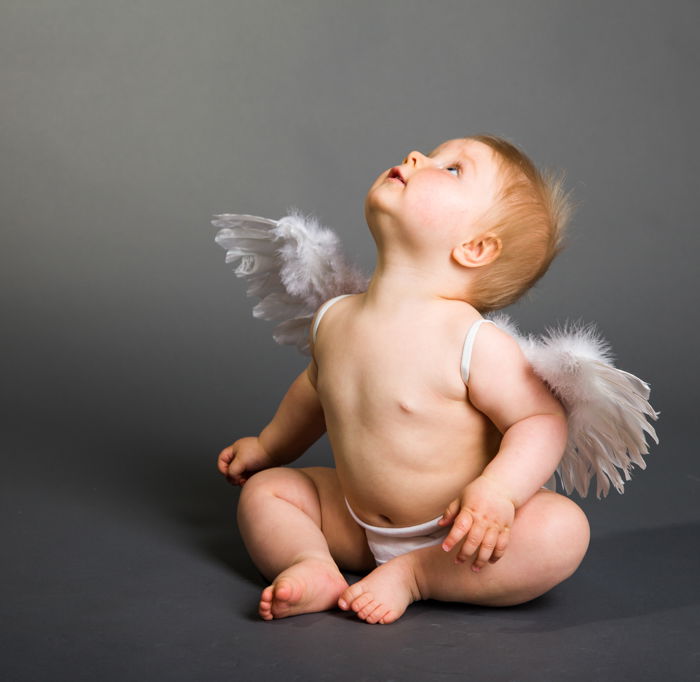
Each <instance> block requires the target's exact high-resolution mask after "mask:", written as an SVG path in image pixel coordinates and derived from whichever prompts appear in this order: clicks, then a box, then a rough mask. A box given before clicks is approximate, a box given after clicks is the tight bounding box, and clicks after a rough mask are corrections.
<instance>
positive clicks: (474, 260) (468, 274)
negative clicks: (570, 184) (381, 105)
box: [365, 135, 570, 312]
mask: <svg viewBox="0 0 700 682" xmlns="http://www.w3.org/2000/svg"><path fill="white" fill-rule="evenodd" d="M365 208H366V214H367V219H368V224H369V225H370V229H371V230H372V234H373V235H374V236H375V240H376V241H377V244H378V247H379V248H380V250H381V249H382V248H383V247H384V246H387V245H389V244H392V245H393V247H394V248H400V249H403V250H404V251H406V252H407V253H408V254H409V255H410V254H414V255H415V254H419V255H420V256H421V258H423V260H425V259H426V258H427V259H428V261H429V263H430V267H431V268H435V267H440V265H439V264H440V263H445V262H446V261H445V260H443V259H445V258H446V257H449V267H450V269H451V272H452V275H451V276H453V277H456V278H457V281H458V284H457V287H458V289H459V287H461V285H460V284H459V280H460V279H461V278H464V279H465V299H466V300H468V301H469V303H471V304H472V305H473V306H474V307H475V308H477V309H478V310H480V311H482V312H486V311H489V310H495V309H498V308H502V307H504V306H506V305H509V304H510V303H513V302H514V301H516V300H517V299H518V298H520V296H522V294H524V293H525V292H526V291H527V290H528V289H529V288H530V287H531V286H532V285H533V284H534V283H535V282H536V281H537V280H538V279H539V278H540V277H541V276H542V275H543V274H544V273H545V272H546V270H547V268H548V267H549V265H550V263H551V261H552V259H553V258H554V256H555V255H556V254H557V253H558V252H559V250H560V249H561V243H562V237H563V232H564V228H565V226H566V223H567V220H568V218H569V214H570V205H569V202H568V199H567V197H566V195H565V193H564V191H563V189H562V183H561V181H560V180H558V179H555V178H554V177H552V176H551V175H548V174H545V175H543V174H541V173H540V172H539V171H538V170H537V169H536V168H535V166H534V164H533V163H532V162H531V161H530V159H528V157H527V156H525V154H524V153H523V152H521V151H520V150H519V149H518V148H517V147H515V146H514V145H512V144H510V143H509V142H507V141H505V140H503V139H501V138H497V137H493V136H490V135H476V136H473V137H470V138H466V139H456V140H448V141H447V142H444V143H443V144H441V145H440V146H438V147H437V148H436V149H435V150H434V151H433V152H431V153H430V154H429V155H428V156H424V155H423V154H421V153H420V152H411V153H410V154H409V155H408V156H407V157H406V159H404V162H403V163H402V164H401V165H400V166H395V167H394V168H391V169H389V170H388V171H386V172H385V173H383V174H382V175H380V176H379V178H377V180H376V182H375V183H374V185H372V187H371V188H370V190H369V192H368V195H367V201H366V204H365ZM373 226H374V227H373Z"/></svg>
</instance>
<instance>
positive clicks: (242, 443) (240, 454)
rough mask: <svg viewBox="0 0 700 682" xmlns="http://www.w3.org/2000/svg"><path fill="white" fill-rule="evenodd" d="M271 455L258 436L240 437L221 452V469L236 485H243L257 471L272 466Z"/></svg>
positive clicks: (219, 463)
mask: <svg viewBox="0 0 700 682" xmlns="http://www.w3.org/2000/svg"><path fill="white" fill-rule="evenodd" d="M271 464H272V462H271V461H270V456H269V455H268V454H267V451H266V450H265V448H263V446H262V445H261V443H260V439H259V438H258V437H257V436H248V437H246V438H239V439H238V440H237V441H236V442H235V443H233V444H232V445H229V446H228V447H227V448H224V449H223V450H222V451H221V452H220V453H219V460H218V462H217V466H218V468H219V471H220V472H221V473H222V474H223V475H224V476H226V478H227V479H228V480H229V481H230V482H231V483H233V484H234V485H243V484H244V483H245V482H246V481H247V480H248V479H249V478H250V477H251V476H252V475H253V474H254V473H255V472H256V471H261V470H262V469H266V468H267V467H269V466H271Z"/></svg>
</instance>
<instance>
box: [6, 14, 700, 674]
mask: <svg viewBox="0 0 700 682" xmlns="http://www.w3.org/2000/svg"><path fill="white" fill-rule="evenodd" d="M699 20H700V5H699V4H698V3H697V2H682V1H678V0H677V1H674V2H586V3H582V2H573V1H571V2H553V1H552V2H547V1H528V2H515V1H513V2H486V1H481V2H474V1H468V2H467V1H462V2H457V1H446V0H440V1H438V2H433V3H424V2H416V1H414V0H410V1H408V0H407V1H405V2H398V1H393V2H386V1H378V2H369V1H364V0H363V1H354V2H352V3H350V2H339V1H337V0H336V1H334V2H320V1H315V2H313V1H310V0H304V1H301V2H300V1H294V2H292V1H290V2H283V1H282V0H275V1H272V0H264V1H259V0H258V1H256V2H252V1H249V2H244V1H241V0H236V1H232V2H224V1H223V0H198V2H196V3H195V2H185V1H184V0H153V1H151V2H146V1H142V2H136V1H130V2H126V1H125V2H116V3H115V2H111V3H110V2H105V1H103V0H100V1H95V0H93V1H90V0H73V1H70V0H57V1H51V0H28V1H20V0H3V2H2V5H1V6H0V92H1V94H2V109H1V114H0V145H1V147H0V152H1V157H0V158H1V159H2V160H1V162H0V197H1V201H2V203H1V206H2V219H1V220H2V249H1V258H2V268H1V269H0V277H2V286H1V287H0V296H1V297H2V311H3V312H2V321H3V334H2V340H3V352H2V356H1V357H2V365H3V367H2V377H3V380H2V384H3V389H4V390H3V404H2V418H3V429H2V434H3V454H2V457H3V475H2V477H1V479H0V485H2V498H1V504H2V514H1V515H0V519H1V521H0V523H1V524H2V527H3V554H4V557H3V562H2V564H3V568H2V578H1V580H2V585H3V592H4V594H3V596H2V599H1V600H0V603H1V606H0V609H1V612H0V616H1V618H0V623H1V625H0V631H1V634H2V638H1V639H0V654H1V656H0V661H1V662H0V666H4V667H5V673H6V675H7V677H6V679H13V680H19V679H34V680H36V679H71V680H76V679H95V677H99V678H100V679H144V678H146V677H147V676H159V677H160V678H163V679H194V678H197V679H224V678H225V679H231V678H232V677H234V678H238V679H249V678H250V677H252V676H253V675H255V674H260V675H263V676H264V677H265V678H267V679H351V678H352V679H394V678H396V679H399V678H400V679H414V678H415V679H426V678H431V679H454V678H455V677H456V676H460V675H466V674H470V673H471V674H474V673H476V674H477V675H478V677H479V679H504V680H505V679H509V680H510V679H513V680H516V679H517V680H525V679H538V680H541V679H543V678H544V679H552V678H554V676H556V678H557V679H563V680H566V679H578V678H579V677H581V678H590V677H592V676H594V677H596V678H597V679H615V680H622V679H658V678H659V677H660V676H662V675H663V676H665V677H666V678H668V679H681V678H683V679H690V678H691V677H695V676H697V671H698V655H699V654H700V650H699V649H698V644H697V642H698V632H699V628H698V620H699V619H698V602H699V601H700V595H699V594H698V584H697V572H698V569H699V568H700V558H699V557H698V522H699V521H700V504H699V503H698V492H699V491H700V488H699V485H700V466H699V465H698V463H697V454H696V445H695V442H696V439H695V431H694V429H693V427H694V426H695V425H696V422H697V417H696V413H695V412H696V408H697V405H698V398H699V397H700V396H699V395H698V382H697V370H696V367H697V362H696V358H695V348H696V345H697V344H696V340H695V339H696V336H695V335H696V332H697V327H698V325H697V317H696V310H697V291H698V284H699V282H698V267H697V262H696V254H697V250H698V247H699V246H700V239H699V238H698V219H697V206H696V201H697V194H698V189H699V188H700V183H699V180H700V172H699V161H698V159H699V156H700V155H699V153H698V152H699V151H700V150H699V145H698V142H697V122H698V120H700V116H699V114H700V98H699V96H698V88H697V78H698V67H699V66H700V64H699V59H698V57H699V52H700V50H699V47H698V38H697V27H698V22H699ZM477 132H491V133H494V134H499V135H504V136H506V137H508V138H509V139H511V140H512V141H514V142H516V143H517V144H519V145H521V146H523V147H524V148H525V150H526V151H527V152H528V153H529V154H530V155H531V156H532V157H533V159H534V160H535V161H536V162H537V163H538V164H539V165H541V166H551V167H554V168H563V169H565V170H566V171H567V175H568V186H569V187H570V188H571V189H572V190H573V192H574V195H575V197H576V200H577V204H578V210H577V213H576V216H575V218H574V221H573V224H572V230H571V236H570V239H569V247H568V249H567V250H566V251H565V252H564V253H563V254H562V255H561V256H560V257H559V258H558V260H557V261H555V263H554V264H553V266H552V268H551V269H550V271H549V273H548V274H547V275H546V276H545V277H544V279H543V280H542V281H541V282H540V283H539V284H538V286H537V287H536V289H535V290H534V291H533V293H532V294H531V295H529V296H528V297H527V298H526V299H525V300H523V301H522V302H520V303H519V304H517V305H516V306H514V307H513V308H511V310H510V312H511V313H512V314H513V315H514V317H515V318H516V320H517V321H518V322H519V324H520V326H521V327H522V328H523V329H524V330H526V331H537V330H542V329H543V328H544V327H545V326H546V325H547V324H551V323H554V322H557V321H559V322H561V321H564V320H565V319H567V318H568V319H577V318H581V319H583V320H585V321H596V322H597V323H598V324H599V327H600V329H601V330H602V331H603V333H604V335H605V336H606V337H607V338H608V340H609V341H610V342H611V343H612V345H613V348H614V350H615V352H616V356H617V362H618V364H619V366H621V367H623V368H625V369H627V370H629V371H632V372H634V373H636V374H638V375H640V376H641V377H643V378H644V379H646V380H647V381H649V382H650V383H651V386H652V402H653V404H654V406H655V407H656V409H658V410H660V411H661V412H662V416H661V419H660V421H659V423H658V432H659V435H660V437H661V445H660V446H658V447H652V453H651V455H650V456H649V457H648V458H647V459H648V463H649V466H648V468H647V471H646V472H640V471H639V470H636V471H635V474H634V479H633V481H632V482H631V483H629V484H628V486H627V488H626V491H625V494H624V495H623V496H620V495H617V494H616V493H614V492H613V493H612V494H611V496H610V497H609V498H608V499H606V500H604V501H596V500H595V499H594V498H593V499H587V500H584V501H582V502H581V501H580V500H579V499H578V498H576V497H575V499H577V501H579V502H580V503H581V504H582V506H583V507H584V509H585V510H586V512H587V513H588V515H589V518H590V520H591V525H592V544H591V549H590V551H589V554H588V556H587V558H586V560H585V561H584V563H583V565H582V567H581V568H580V569H579V571H578V572H577V574H575V576H574V577H573V578H571V579H570V580H569V581H567V582H565V583H563V584H562V585H561V586H559V587H557V588H555V590H553V591H552V592H551V593H550V594H548V595H545V596H544V597H542V598H540V599H539V600H535V601H534V602H532V603H531V604H528V605H524V606H522V607H518V608H514V609H498V610H488V609H478V608H473V607H464V606H452V605H444V604H437V603H430V602H428V603H423V604H420V605H415V606H413V607H412V608H411V610H409V612H408V614H407V615H406V616H405V617H404V618H403V619H402V620H401V621H399V622H398V623H396V624H395V625H392V626H390V627H386V628H369V627H368V626H365V625H363V624H360V623H357V622H355V621H354V620H353V619H351V618H348V617H346V616H344V615H340V614H321V615H313V616H301V617H298V618H293V619H289V620H286V621H279V622H275V623H272V624H268V623H261V622H258V621H257V620H256V618H255V605H256V600H257V595H258V593H259V591H260V589H261V588H262V586H263V582H262V579H261V578H260V577H259V576H258V574H257V573H256V571H255V569H254V568H253V567H252V565H251V564H250V561H249V560H248V559H247V557H246V555H245V552H244V551H243V549H242V546H241V543H240V539H239V538H238V536H237V534H236V531H235V526H234V523H233V512H234V508H235V499H236V495H237V493H236V491H235V490H234V489H232V488H230V487H228V486H227V485H226V484H225V483H224V482H223V481H222V480H220V479H219V477H218V475H217V473H216V471H215V468H214V462H215V457H216V455H217V453H218V451H219V450H220V449H221V448H222V447H223V446H224V445H226V444H228V443H230V442H232V441H233V440H234V439H235V438H238V437H240V436H243V435H251V434H255V433H258V432H259V430H260V429H261V428H262V427H263V426H264V425H265V424H266V423H267V421H268V420H269V419H270V418H271V416H272V414H273V413H274V410H275V408H276V406H277V404H278V402H279V400H280V399H281V397H282V395H283V394H284V392H285V390H286V388H287V386H288V385H289V383H291V381H292V380H293V379H294V377H295V376H296V375H297V374H298V373H299V372H300V371H301V369H303V367H304V366H305V363H306V360H305V359H304V358H303V357H302V356H300V355H297V354H296V352H295V350H294V349H292V348H279V347H278V346H276V345H275V344H274V342H273V341H272V338H271V329H272V326H271V325H270V324H268V323H264V322H260V321H257V320H253V319H252V317H251V314H250V301H249V300H247V299H246V297H245V294H244V288H243V286H242V283H241V282H239V281H238V280H236V278H235V277H234V276H233V274H232V272H231V270H230V268H229V267H227V266H226V265H225V264H224V262H223V257H224V253H223V251H222V250H221V249H219V247H217V246H216V245H215V244H214V242H213V237H214V234H215V232H216V229H215V228H213V227H212V226H211V225H210V224H209V220H210V218H211V216H212V214H215V213H222V212H242V213H253V214H259V215H264V216H267V217H271V218H278V217H281V216H282V215H284V214H285V212H286V210H287V209H288V208H289V207H290V206H293V205H294V206H298V207H299V208H301V209H302V210H303V211H305V212H313V213H314V214H315V215H316V216H318V217H319V218H320V219H321V220H322V221H323V222H325V223H326V224H328V225H330V226H332V227H333V228H334V229H336V231H337V232H338V233H339V234H340V236H341V239H342V241H343V243H344V245H345V247H346V251H347V254H348V256H349V257H350V258H351V259H353V260H355V261H356V262H358V263H359V264H361V265H362V266H363V267H364V269H365V271H366V272H367V273H370V272H371V270H372V268H373V264H374V251H373V242H372V240H371V238H370V235H369V232H368V230H367V228H366V226H365V224H364V221H363V216H362V201H363V198H364V194H365V192H366V190H367V188H368V187H369V185H370V184H371V182H372V181H373V179H374V178H375V177H376V175H377V174H378V173H379V172H381V171H382V170H384V169H385V168H387V167H388V166H390V165H393V164H395V163H398V162H400V160H401V159H402V158H403V156H404V155H405V154H406V152H408V151H410V150H411V149H413V148H417V149H420V150H422V151H424V152H427V151H429V150H430V149H432V148H433V147H435V146H436V145H437V144H439V143H440V142H441V141H443V140H444V139H448V138H451V137H459V136H464V135H468V134H473V133H477ZM329 462H330V454H329V449H328V444H327V440H326V439H325V437H324V439H322V440H321V441H320V442H319V443H318V444H317V445H316V446H314V447H313V448H312V450H311V451H310V452H309V453H308V454H307V455H305V456H304V458H302V460H301V461H300V463H301V464H310V463H323V464H327V463H329ZM358 652H359V653H361V655H360V656H358Z"/></svg>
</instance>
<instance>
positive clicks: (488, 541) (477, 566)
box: [472, 528, 499, 571]
mask: <svg viewBox="0 0 700 682" xmlns="http://www.w3.org/2000/svg"><path fill="white" fill-rule="evenodd" d="M498 538H499V533H498V528H489V529H488V530H487V531H486V534H485V535H484V539H483V540H482V541H481V547H480V548H479V554H478V556H477V557H476V559H474V563H473V564H472V570H473V571H480V570H481V569H482V568H483V567H484V566H486V564H487V562H488V561H489V559H490V558H491V556H493V553H494V552H495V549H496V546H497V542H498Z"/></svg>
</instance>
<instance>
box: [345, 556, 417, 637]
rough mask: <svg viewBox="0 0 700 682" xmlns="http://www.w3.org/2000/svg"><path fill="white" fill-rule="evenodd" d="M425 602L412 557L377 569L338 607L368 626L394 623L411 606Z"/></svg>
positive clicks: (349, 590)
mask: <svg viewBox="0 0 700 682" xmlns="http://www.w3.org/2000/svg"><path fill="white" fill-rule="evenodd" d="M417 599H421V596H420V592H419V591H418V585H417V583H416V578H415V574H414V571H413V561H412V560H411V557H410V555H409V554H404V555H402V556H399V557H396V558H395V559H392V560H391V561H387V563H385V564H382V565H381V566H378V567H377V568H375V569H374V570H373V571H372V572H371V573H370V574H369V575H368V576H367V577H366V578H363V579H362V580H360V581H359V582H356V583H355V584H354V585H351V586H350V587H348V588H347V589H346V590H345V591H344V592H343V594H341V595H340V599H339V600H338V606H339V607H340V608H341V609H343V611H348V610H352V611H355V613H357V615H358V616H359V617H360V618H362V620H364V621H365V622H366V623H381V624H382V625H384V624H387V623H393V622H394V621H395V620H398V619H399V618H400V617H401V616H402V615H403V612H404V611H405V610H406V608H407V607H408V605H409V604H410V603H411V602H414V601H416V600H417Z"/></svg>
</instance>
